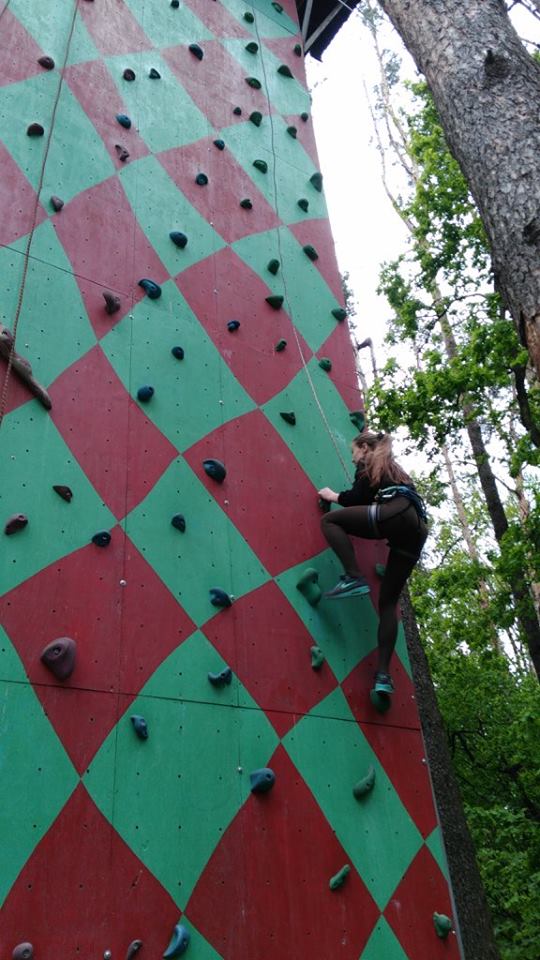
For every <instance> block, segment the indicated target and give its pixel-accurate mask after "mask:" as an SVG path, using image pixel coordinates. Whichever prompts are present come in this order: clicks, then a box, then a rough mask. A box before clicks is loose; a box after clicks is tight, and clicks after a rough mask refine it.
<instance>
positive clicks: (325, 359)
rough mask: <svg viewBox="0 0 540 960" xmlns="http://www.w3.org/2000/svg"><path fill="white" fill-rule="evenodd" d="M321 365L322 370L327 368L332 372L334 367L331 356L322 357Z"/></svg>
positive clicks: (328, 371)
mask: <svg viewBox="0 0 540 960" xmlns="http://www.w3.org/2000/svg"><path fill="white" fill-rule="evenodd" d="M319 366H320V368H321V370H326V373H330V371H331V369H332V361H331V360H330V357H321V359H320V360H319Z"/></svg>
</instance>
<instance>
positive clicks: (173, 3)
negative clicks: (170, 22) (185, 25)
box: [171, 0, 180, 10]
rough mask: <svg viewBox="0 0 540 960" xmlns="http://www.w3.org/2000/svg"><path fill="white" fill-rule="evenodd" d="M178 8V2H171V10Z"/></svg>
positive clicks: (175, 0) (174, 0)
mask: <svg viewBox="0 0 540 960" xmlns="http://www.w3.org/2000/svg"><path fill="white" fill-rule="evenodd" d="M179 6H180V0H171V7H172V8H173V10H178V7H179Z"/></svg>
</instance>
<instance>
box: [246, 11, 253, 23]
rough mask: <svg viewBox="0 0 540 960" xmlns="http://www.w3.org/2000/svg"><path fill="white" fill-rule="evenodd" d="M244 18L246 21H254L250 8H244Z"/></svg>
mask: <svg viewBox="0 0 540 960" xmlns="http://www.w3.org/2000/svg"><path fill="white" fill-rule="evenodd" d="M244 20H245V21H246V23H254V21H255V17H254V16H253V14H252V13H251V11H250V10H246V12H245V13H244Z"/></svg>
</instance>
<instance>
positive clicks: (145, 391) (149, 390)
mask: <svg viewBox="0 0 540 960" xmlns="http://www.w3.org/2000/svg"><path fill="white" fill-rule="evenodd" d="M153 396H154V388H153V387H151V386H149V385H148V384H145V385H144V387H139V389H138V390H137V400H140V401H141V403H148V401H149V400H151V399H152V397H153Z"/></svg>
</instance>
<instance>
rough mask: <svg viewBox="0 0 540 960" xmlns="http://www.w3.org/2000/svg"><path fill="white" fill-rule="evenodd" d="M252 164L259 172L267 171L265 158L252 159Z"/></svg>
mask: <svg viewBox="0 0 540 960" xmlns="http://www.w3.org/2000/svg"><path fill="white" fill-rule="evenodd" d="M253 166H254V167H256V168H257V170H260V171H261V173H267V172H268V164H267V162H266V160H254V161H253Z"/></svg>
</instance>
